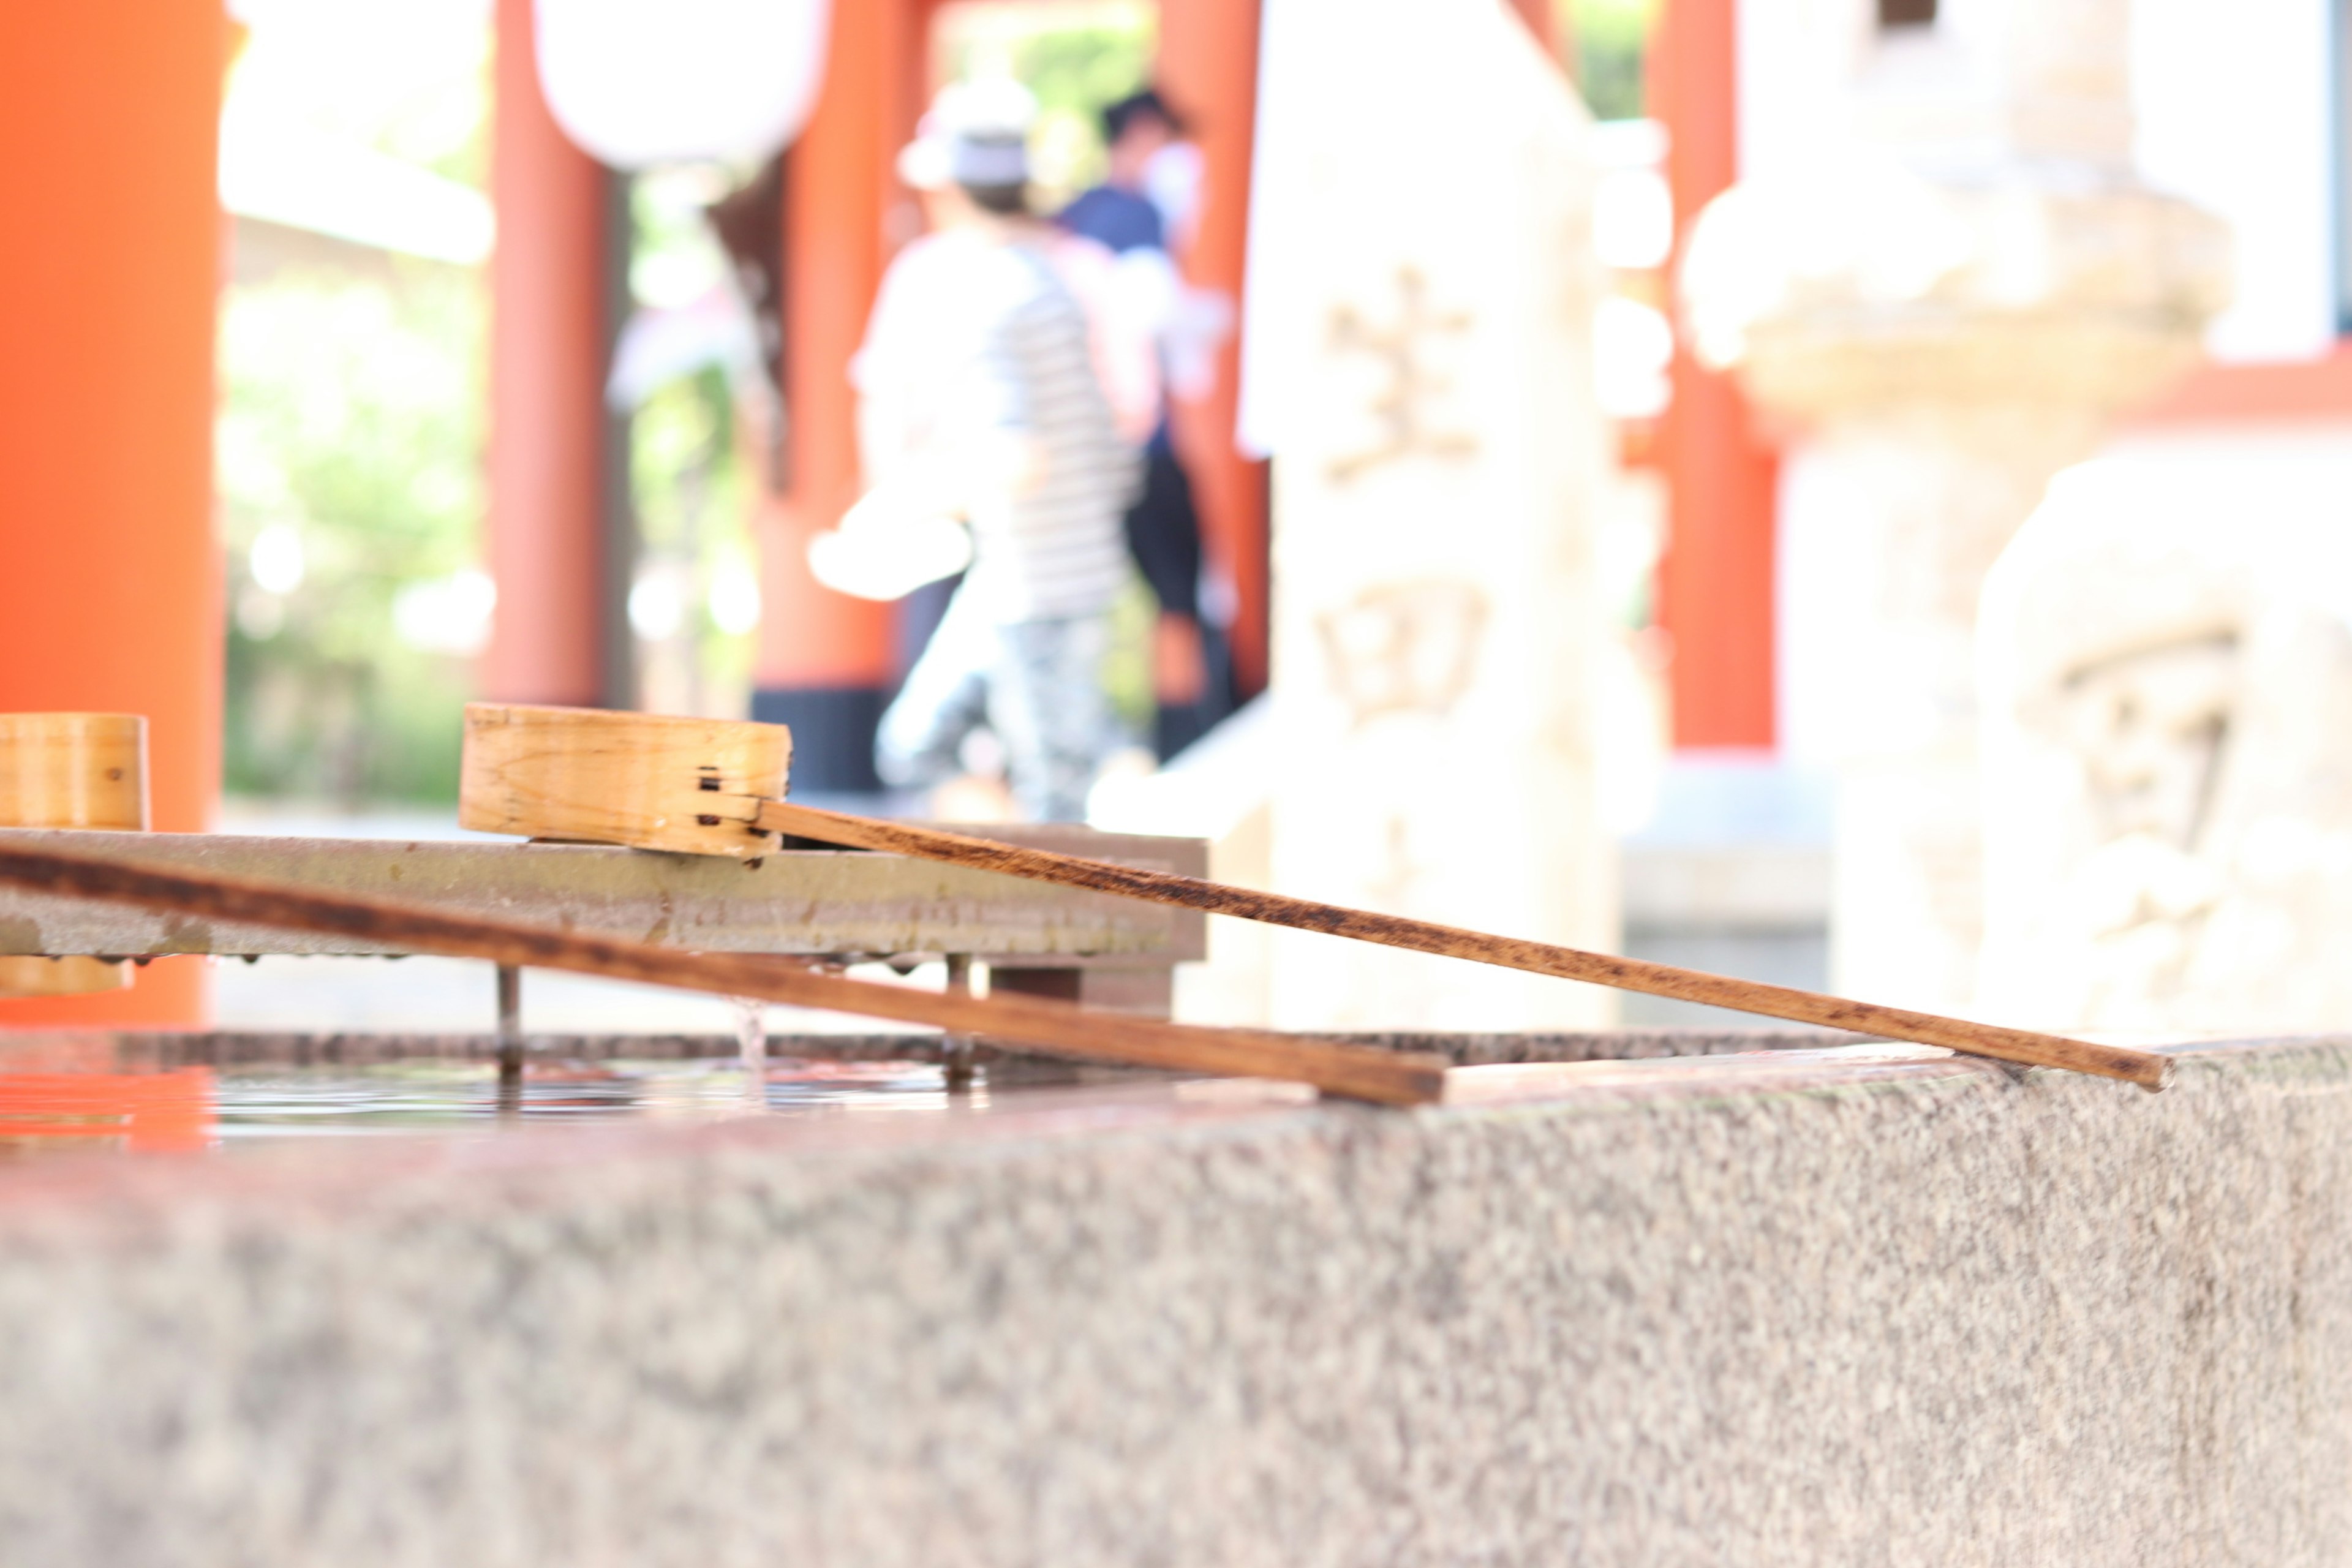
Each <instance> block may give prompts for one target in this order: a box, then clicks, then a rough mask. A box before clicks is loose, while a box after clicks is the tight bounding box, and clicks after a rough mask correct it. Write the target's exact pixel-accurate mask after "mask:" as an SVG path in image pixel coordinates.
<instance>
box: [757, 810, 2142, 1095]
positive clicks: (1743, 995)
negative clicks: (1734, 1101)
mask: <svg viewBox="0 0 2352 1568" xmlns="http://www.w3.org/2000/svg"><path fill="white" fill-rule="evenodd" d="M753 820H754V824H755V826H759V827H762V828H767V829H770V830H772V831H773V832H777V833H782V834H786V835H788V836H790V837H795V838H807V839H814V840H815V841H816V842H818V843H820V844H835V845H843V846H846V847H851V848H857V849H876V850H881V851H884V852H887V853H889V854H896V855H909V856H914V857H916V858H920V859H925V860H937V861H940V862H942V863H944V864H947V865H950V866H966V867H970V868H973V869H975V870H982V871H1001V872H1003V873H1004V874H1005V875H1006V876H1009V877H1024V878H1026V879H1029V880H1031V881H1037V882H1055V883H1058V884H1060V885H1061V886H1063V887H1066V888H1083V889H1087V890H1089V891H1092V892H1098V893H1118V894H1122V895H1124V896H1126V897H1128V898H1131V899H1145V900H1150V901H1151V902H1153V903H1160V904H1175V905H1178V906H1180V907H1181V908H1184V909H1190V910H1207V911H1208V912H1209V913H1211V914H1217V915H1233V916H1234V917H1236V918H1238V919H1241V920H1246V921H1264V922H1265V923H1266V924H1268V925H1280V926H1293V927H1296V928H1297V929H1298V930H1300V931H1323V932H1326V933H1328V934H1329V935H1332V936H1344V937H1352V938H1354V939H1355V940H1356V941H1358V942H1378V943H1381V945H1383V946H1387V947H1401V948H1407V949H1410V950H1412V951H1413V952H1433V953H1438V954H1440V955H1442V956H1444V957H1447V958H1466V959H1471V960H1473V961H1475V962H1476V963H1492V964H1496V965H1499V966H1500V967H1502V968H1505V969H1520V970H1525V971H1527V972H1528V973H1531V974H1550V975H1556V976H1558V977H1559V978H1560V979H1563V980H1582V981H1586V982H1588V983H1590V984H1594V985H1609V986H1614V987H1615V988H1617V989H1618V990H1621V991H1642V992H1647V993H1648V994H1651V995H1653V996H1671V997H1673V998H1675V1000H1677V1001H1682V1002H1699V1003H1704V1004H1706V1005H1708V1006H1713V1007H1729V1008H1733V1009H1735V1010H1737V1011H1738V1012H1742V1013H1760V1014H1762V1015H1764V1016H1767V1017H1771V1018H1787V1019H1790V1020H1792V1021H1794V1022H1797V1023H1800V1024H1818V1025H1821V1026H1823V1027H1826V1028H1832V1029H1851V1030H1853V1031H1855V1032H1856V1033H1859V1034H1865V1035H1875V1036H1878V1037H1882V1038H1885V1039H1890V1040H1909V1041H1912V1042H1914V1043H1916V1044H1919V1045H1925V1046H1942V1047H1946V1048H1948V1049H1950V1050H1955V1051H1959V1052H1962V1053H1964V1054H1966V1055H1969V1056H1975V1057H1992V1058H1996V1059H1998V1060H2000V1061H2007V1062H2019V1063H2022V1064H2025V1065H2027V1066H2031V1067H2048V1068H2064V1069H2066V1070H2067V1071H2069V1072H2082V1073H2092V1074H2095V1075H2096V1076H2098V1077H2100V1078H2114V1079H2125V1080H2126V1081H2127V1082H2131V1083H2136V1084H2138V1085H2139V1086H2140V1087H2141V1088H2142V1089H2151V1090H2153V1089H2162V1088H2163V1087H2164V1086H2165V1084H2166V1083H2167V1082H2168V1081H2169V1079H2170V1077H2171V1073H2172V1064H2171V1063H2170V1062H2169V1061H2168V1060H2167V1059H2166V1058H2163V1057H2161V1056H2158V1055H2157V1054H2155V1053H2154V1052H2151V1051H2136V1050H2129V1049H2126V1048H2125V1047H2120V1046H2101V1045H2094V1044H2092V1043H2091V1042H2090V1041H2088V1040H2075V1039H2069V1038H2067V1037H2064V1036H2063V1035H2042V1034H2036V1033H2034V1032H2032V1031H2031V1030H2027V1029H2010V1028H2003V1027H2002V1026H2000V1025H1997V1024H1979V1023H1974V1022H1971V1021H1970V1020H1969V1019H1966V1018H1947V1017H1942V1016H1937V1015H1936V1014H1933V1013H1915V1012H1912V1011H1911V1010H1910V1009H1909V1008H1906V1007H1888V1006H1885V1005H1881V1004H1879V1003H1875V1002H1855V1001H1850V1000H1848V999H1846V998H1844V997H1841V996H1828V995H1823V994H1821V993H1819V992H1813V991H1800V990H1798V989H1796V988H1795V987H1793V986H1788V985H1769V984H1765V983H1764V982H1762V981H1759V980H1738V979H1734V978H1732V977H1731V976H1729V975H1727V974H1710V973H1706V971H1704V970H1697V969H1679V968H1676V967H1675V966H1674V965H1673V964H1669V963H1649V962H1648V961H1646V960H1643V959H1639V958H1620V957H1617V956H1616V955H1614V954H1612V953H1605V952H1585V951H1584V950H1582V949H1580V948H1573V947H1559V946H1555V945H1554V944H1552V943H1550V942H1528V941H1524V940H1521V939H1520V938H1517V937H1507V936H1494V935H1490V934H1488V933H1486V932H1485V931H1465V930H1463V929H1462V928H1460V927H1458V926H1447V925H1437V924H1434V923H1433V922H1431V921H1417V920H1409V919H1406V918H1405V917H1403V916H1402V915H1384V914H1376V913H1374V912H1373V911H1371V910H1353V909H1349V908H1347V907H1345V906H1344V905H1340V904H1325V903H1318V902H1316V901H1315V900H1311V899H1293V898H1286V897H1284V896H1283V895H1282V894H1280V893H1267V892H1260V891H1258V890H1257V889H1252V888H1234V887H1229V886H1227V885H1225V884H1224V883H1222V882H1211V881H1207V880H1204V879H1202V878H1199V877H1182V876H1178V875H1176V874H1174V873H1173V872H1168V871H1148V870H1144V869H1142V868H1138V867H1134V866H1119V865H1114V864H1112V863H1111V862H1109V861H1108V860H1093V859H1087V858H1084V857H1082V856H1076V855H1059V854H1055V853H1053V852H1052V851H1049V850H1044V849H1026V848H1023V847H1019V846H1017V845H1012V844H1000V843H996V842H994V841H992V840H990V839H984V838H970V837H964V836H963V835H962V834H959V833H943V832H941V831H940V830H939V829H938V828H935V827H919V826H913V825H911V824H908V823H903V822H884V821H880V820H878V819H877V818H874V817H867V816H851V815H849V814H848V813H846V812H839V811H824V810H821V809H819V808H818V807H815V806H808V805H793V803H791V802H790V801H782V800H771V801H767V802H764V803H763V804H762V805H761V807H760V810H759V815H758V816H756V817H755V818H754V819H753Z"/></svg>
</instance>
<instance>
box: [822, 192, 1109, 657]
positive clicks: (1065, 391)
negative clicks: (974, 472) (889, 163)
mask: <svg viewBox="0 0 2352 1568" xmlns="http://www.w3.org/2000/svg"><path fill="white" fill-rule="evenodd" d="M855 377H856V382H857V384H858V388H859V390H860V392H861V393H863V394H864V395H865V399H866V408H865V411H864V414H863V416H862V419H861V423H862V424H863V425H864V426H865V427H866V428H865V431H864V434H865V436H866V446H867V458H868V463H869V466H873V467H886V466H887V463H888V462H889V461H891V460H892V458H893V455H894V454H895V455H896V456H898V457H905V456H908V455H914V454H919V453H921V452H923V451H924V450H925V449H933V450H953V449H955V448H957V447H963V446H966V445H968V444H971V443H972V442H975V441H977V440H979V439H981V438H983V437H988V436H991V435H1006V434H1009V435H1016V436H1021V437H1027V438H1028V439H1030V440H1033V441H1034V442H1035V443H1036V444H1037V446H1038V447H1039V449H1040V450H1041V452H1042V455H1043V458H1044V468H1043V477H1042V479H1041V481H1040V482H1039V483H1038V484H1036V485H1035V486H1034V488H1033V489H1029V490H1028V491H1027V492H1026V493H1024V494H1020V495H1005V496H998V497H995V498H992V499H990V500H984V501H982V502H979V503H977V504H975V505H974V506H973V507H972V509H971V515H970V517H969V519H968V521H970V522H971V530H972V565H971V573H970V574H969V575H968V576H967V577H966V578H965V581H964V586H963V588H962V590H961V595H962V596H964V597H966V598H968V599H970V600H971V602H972V604H973V605H974V607H975V608H979V609H983V610H984V611H985V613H986V615H987V616H988V618H989V619H991V620H992V621H996V622H1000V623H1005V622H1013V621H1030V620H1049V619H1056V618H1060V617H1063V616H1087V615H1096V614H1099V613H1100V612H1102V611H1103V610H1105V609H1107V608H1108V607H1109V605H1110V602H1111V600H1112V598H1113V597H1114V596H1115V595H1117V594H1118V589H1119V587H1120V585H1121V584H1122V583H1124V582H1125V580H1126V577H1127V572H1128V564H1127V543H1126V536H1125V533H1124V531H1123V529H1122V526H1121V517H1122V514H1123V513H1124V511H1125V510H1126V508H1127V506H1128V503H1129V500H1131V499H1132V497H1133V492H1134V489H1135V487H1136V483H1137V479H1138V466H1137V460H1136V455H1135V453H1134V451H1133V450H1132V449H1131V448H1129V447H1128V446H1127V444H1126V443H1125V442H1123V441H1121V440H1120V439H1119V437H1118V431H1117V429H1116V428H1115V427H1114V426H1113V423H1112V419H1111V412H1110V406H1109V405H1108V402H1107V401H1106V400H1105V398H1104V396H1103V391H1102V386H1101V384H1100V382H1099V381H1098V380H1097V377H1096V374H1095V366H1094V361H1093V357H1092V352H1091V344H1090V342H1089V339H1088V334H1087V319H1086V315H1085V313H1084V311H1083V310H1081V309H1080V307H1079V305H1078V302H1077V300H1076V298H1075V297H1074V296H1073V295H1072V293H1071V291H1070V290H1069V289H1068V288H1067V287H1066V286H1065V284H1064V283H1063V282H1062V280H1061V279H1060V278H1059V277H1058V276H1057V275H1056V274H1055V270H1054V268H1053V265H1052V263H1051V262H1050V261H1048V260H1047V258H1046V257H1045V253H1044V251H1043V249H1042V248H1041V247H1040V246H1039V245H1035V244H1031V243H1026V242H1024V241H1013V242H1010V243H1008V242H1005V241H1003V240H1002V239H999V238H996V237H992V236H990V235H987V234H984V233H978V232H973V231H969V230H954V231H950V232H949V233H946V234H942V235H939V236H935V237H930V238H928V239H925V240H921V241H919V242H917V243H916V244H915V245H912V246H909V247H908V248H907V249H906V250H905V251H904V252H902V253H901V254H900V256H899V258H898V260H897V261H895V262H893V263H892V265H891V268H890V273H889V276H888V277H887V278H886V279H884V282H883V287H882V293H881V297H880V298H879V299H878V300H877V301H876V302H875V307H874V318H873V321H872V322H871V324H870V325H869V327H868V329H867V331H866V346H865V348H864V349H863V350H862V351H861V352H860V353H859V355H858V363H857V365H856V371H855ZM878 477H880V475H879V474H878V473H877V478H878Z"/></svg>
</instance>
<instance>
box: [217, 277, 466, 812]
mask: <svg viewBox="0 0 2352 1568" xmlns="http://www.w3.org/2000/svg"><path fill="white" fill-rule="evenodd" d="M482 325H483V323H482V301H481V299H480V297H479V285H478V280H477V279H474V278H473V277H472V276H471V275H470V274H467V273H464V272H460V271H458V270H457V269H455V268H446V267H438V266H435V265H432V264H428V263H417V264H414V265H402V264H400V263H399V262H398V261H397V258H394V265H393V269H392V271H391V273H390V275H389V278H388V279H366V278H360V277H353V276H349V275H339V274H326V273H320V274H311V275H303V274H296V273H285V274H280V275H278V276H277V277H275V278H273V279H270V280H268V282H267V283H266V284H260V285H254V286H246V287H240V288H236V289H231V290H230V291H229V292H228V293H227V294H226V297H225V298H224V300H223V306H222V313H221V338H220V365H221V383H222V385H221V404H220V414H219V418H218V428H217V440H216V447H217V454H218V489H219V497H220V506H221V528H222V532H223V535H224V542H225V543H226V546H227V550H228V572H227V588H228V603H229V611H230V613H229V617H228V618H229V634H228V650H227V673H228V694H227V695H228V712H227V732H226V742H227V755H226V784H227V786H228V788H229V789H230V790H231V791H232V792H236V793H249V794H259V795H301V796H310V797H332V798H336V799H339V800H341V801H344V802H348V803H352V804H356V803H358V802H361V801H363V800H376V799H383V800H409V801H447V800H454V799H455V798H456V795H457V745H458V736H459V722H458V716H459V710H460V708H461V706H462V704H463V703H464V701H465V698H466V692H467V668H466V666H465V663H464V661H463V660H462V659H461V658H458V657H457V656H456V655H454V654H450V653H446V652H431V651H426V650H424V649H420V648H416V647H410V646H407V645H406V644H404V642H403V641H402V640H401V638H400V637H399V636H397V635H396V633H395V628H394V601H395V598H396V596H397V595H399V593H400V591H401V589H402V588H404V586H408V585H410V584H416V583H419V582H423V581H427V580H431V579H436V578H446V577H448V576H450V575H451V574H455V573H457V572H458V571H460V570H462V569H464V568H467V567H468V566H470V565H471V564H472V563H474V561H475V559H476V552H477V543H476V523H477V518H478V514H479V511H480V508H481V500H482V497H481V489H482V479H481V473H480V453H479V445H480V441H479V431H480V427H481V409H480V404H481V388H480V386H479V378H478V373H477V370H476V365H477V363H478V353H477V350H478V343H479V340H480V337H481V332H482ZM270 530H277V531H278V538H279V539H280V540H281V541H282V540H283V538H284V534H285V531H287V530H290V531H292V532H293V534H294V535H295V536H296V537H297V538H299V558H300V562H301V569H300V581H299V584H295V585H293V586H292V587H291V588H290V589H289V590H288V591H286V592H283V593H272V592H270V591H269V589H268V588H267V587H265V586H264V585H263V584H260V583H257V581H256V580H255V576H256V574H255V560H254V553H253V550H254V544H255V542H256V541H257V540H258V539H260V538H261V537H262V535H263V533H264V532H265V531H270ZM264 575H265V576H266V575H268V574H267V573H266V572H265V573H264Z"/></svg>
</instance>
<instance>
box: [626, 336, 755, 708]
mask: <svg viewBox="0 0 2352 1568" xmlns="http://www.w3.org/2000/svg"><path fill="white" fill-rule="evenodd" d="M736 414H737V407H736V402H735V395H734V392H733V391H732V389H731V388H730V386H729V384H728V380H727V375H726V373H725V372H724V371H722V370H720V369H719V368H718V367H717V366H715V365H714V366H706V367H704V368H703V369H702V370H699V371H698V372H696V373H695V374H692V375H686V376H680V377H679V378H677V380H675V381H672V382H669V383H668V384H666V385H663V386H661V387H660V388H658V389H656V391H655V392H654V394H653V395H651V396H649V397H648V398H646V401H645V404H644V405H642V406H641V407H639V408H638V410H637V412H636V416H635V418H634V419H632V420H631V421H630V430H629V450H630V458H629V477H630V485H631V494H632V496H633V498H634V502H635V508H636V520H637V540H638V548H639V555H638V570H639V571H640V572H641V573H643V572H645V571H646V570H647V569H648V568H653V569H655V570H657V571H659V572H661V573H663V574H666V576H667V580H668V581H670V582H672V583H674V584H680V585H682V586H681V591H680V592H679V594H678V598H679V601H680V604H681V607H682V609H683V612H684V613H683V616H682V617H681V622H680V625H679V627H678V631H677V634H676V635H675V636H674V637H669V638H665V639H662V640H661V641H660V642H659V643H655V642H649V641H645V640H640V641H639V643H638V646H637V655H638V679H639V691H638V697H639V700H640V705H641V706H643V707H645V708H646V709H648V710H652V711H656V712H666V713H704V714H710V715H714V716H719V717H733V718H741V717H743V716H744V715H745V714H746V713H748V712H749V711H750V706H751V664H752V657H753V653H754V651H755V646H756V639H755V638H754V637H753V636H752V635H751V633H750V632H749V631H747V630H742V629H738V630H734V631H730V630H729V629H727V628H726V627H723V626H720V625H719V620H718V617H717V616H716V615H715V614H714V613H713V611H712V609H711V605H712V598H713V589H714V586H716V585H718V584H720V583H721V582H722V580H723V579H726V578H729V577H730V576H731V577H735V578H739V579H744V580H748V581H752V582H756V581H757V574H758V555H757V552H756V551H755V549H754V548H753V545H752V542H751V537H750V530H749V528H748V527H747V519H748V516H749V512H750V508H751V495H750V486H751V475H750V474H749V473H748V472H746V465H745V462H744V460H743V454H742V451H741V449H740V446H739V442H738V439H737V437H738V431H737V429H736Z"/></svg>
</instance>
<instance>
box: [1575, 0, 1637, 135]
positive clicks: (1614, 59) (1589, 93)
mask: <svg viewBox="0 0 2352 1568" xmlns="http://www.w3.org/2000/svg"><path fill="white" fill-rule="evenodd" d="M1553 3H1554V4H1555V5H1558V6H1559V13H1558V15H1559V16H1560V18H1561V20H1562V21H1563V22H1564V23H1566V25H1567V28H1568V31H1569V34H1570V37H1573V38H1574V39H1575V40H1576V57H1577V60H1576V64H1577V69H1576V78H1577V82H1578V84H1579V86H1580V89H1581V90H1582V92H1583V94H1584V101H1585V103H1586V105H1587V106H1588V107H1589V108H1591V110H1592V117H1593V118H1594V119H1596V120H1638V119H1640V118H1641V116H1642V114H1643V97H1644V95H1643V86H1642V71H1643V64H1644V62H1645V60H1646V58H1647V56H1648V51H1649V40H1650V25H1651V23H1652V22H1653V21H1654V19H1655V17H1656V16H1657V0H1553Z"/></svg>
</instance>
